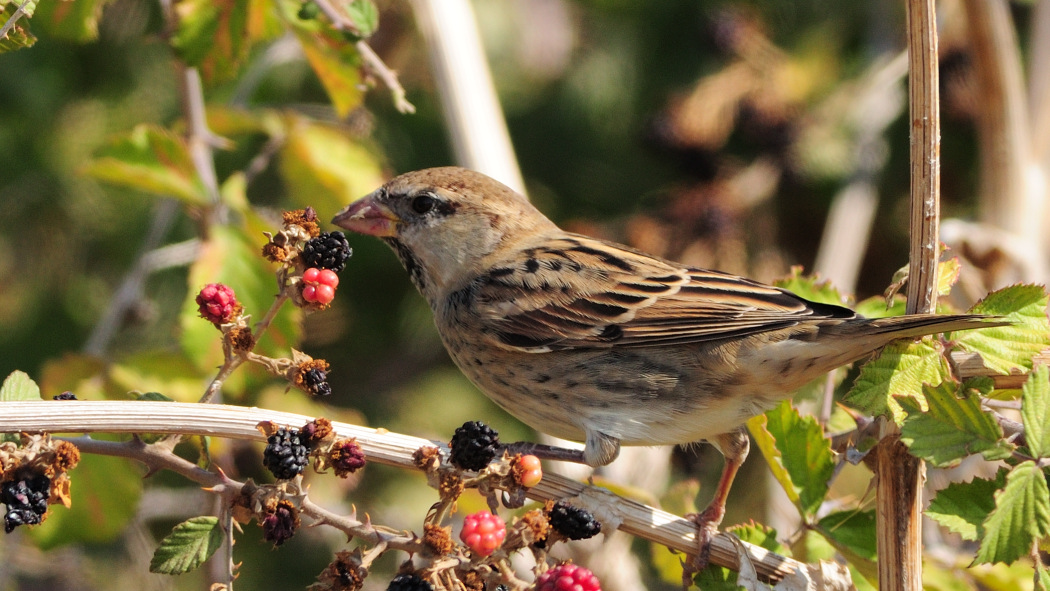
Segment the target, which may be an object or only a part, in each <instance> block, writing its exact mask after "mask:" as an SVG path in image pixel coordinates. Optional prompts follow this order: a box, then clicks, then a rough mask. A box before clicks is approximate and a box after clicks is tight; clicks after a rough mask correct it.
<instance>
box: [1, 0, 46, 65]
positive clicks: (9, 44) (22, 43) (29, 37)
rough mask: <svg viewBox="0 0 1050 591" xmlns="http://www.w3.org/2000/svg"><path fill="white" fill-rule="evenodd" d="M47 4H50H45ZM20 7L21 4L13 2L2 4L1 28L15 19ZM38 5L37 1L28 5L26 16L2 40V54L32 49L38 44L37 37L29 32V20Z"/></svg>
mask: <svg viewBox="0 0 1050 591" xmlns="http://www.w3.org/2000/svg"><path fill="white" fill-rule="evenodd" d="M45 4H48V3H47V2H45ZM20 5H21V2H15V1H13V0H8V1H6V2H4V3H2V4H0V26H3V25H4V24H5V23H7V22H8V21H9V20H10V19H11V18H12V17H14V15H15V13H16V12H18V7H19V6H20ZM36 5H37V2H36V1H35V0H33V1H31V2H29V3H28V4H26V6H25V7H24V8H23V13H24V16H22V17H21V18H20V19H19V20H18V21H16V22H15V23H14V25H13V26H12V27H11V29H10V30H9V31H8V32H7V35H6V36H5V37H4V38H3V39H0V53H7V52H8V51H15V50H18V49H25V48H27V47H32V46H33V45H34V44H35V43H36V35H34V34H33V33H31V32H30V31H29V18H30V17H31V16H33V9H34V8H35V7H36Z"/></svg>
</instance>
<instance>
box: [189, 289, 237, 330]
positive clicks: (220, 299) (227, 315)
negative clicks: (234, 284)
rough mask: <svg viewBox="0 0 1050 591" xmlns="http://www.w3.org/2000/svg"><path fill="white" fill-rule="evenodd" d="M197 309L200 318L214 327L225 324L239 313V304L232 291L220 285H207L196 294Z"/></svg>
mask: <svg viewBox="0 0 1050 591" xmlns="http://www.w3.org/2000/svg"><path fill="white" fill-rule="evenodd" d="M197 308H198V310H199V311H200V315H201V318H203V319H205V320H208V321H210V322H211V323H212V324H214V325H215V326H219V325H221V324H225V323H227V322H229V321H231V320H233V318H234V317H236V316H237V314H239V313H240V312H241V304H240V303H239V302H238V301H237V296H236V295H235V294H234V293H233V289H231V288H230V287H229V286H226V285H223V284H221V283H209V284H208V285H205V286H204V287H203V288H201V290H200V293H198V294H197Z"/></svg>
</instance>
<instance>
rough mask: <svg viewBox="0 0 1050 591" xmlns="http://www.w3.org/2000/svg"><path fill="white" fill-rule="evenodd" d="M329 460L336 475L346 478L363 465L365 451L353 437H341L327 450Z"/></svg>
mask: <svg viewBox="0 0 1050 591" xmlns="http://www.w3.org/2000/svg"><path fill="white" fill-rule="evenodd" d="M328 458H329V462H330V464H331V466H332V468H333V469H334V470H335V474H336V476H339V477H340V478H346V477H347V476H349V475H351V474H353V473H354V472H357V471H358V470H360V469H361V468H364V467H365V452H364V451H363V450H362V449H361V446H360V445H358V444H357V441H356V440H354V439H341V440H339V441H336V442H335V444H334V445H332V451H330V452H328Z"/></svg>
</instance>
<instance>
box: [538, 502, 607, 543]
mask: <svg viewBox="0 0 1050 591" xmlns="http://www.w3.org/2000/svg"><path fill="white" fill-rule="evenodd" d="M548 519H549V520H550V524H551V527H553V528H554V530H555V531H557V532H558V533H560V534H561V535H563V536H565V537H566V538H569V539H570V540H586V539H587V538H593V537H594V536H596V535H598V534H599V533H600V532H601V531H602V524H601V523H599V522H598V521H596V520H595V519H594V515H591V512H590V511H587V510H586V509H580V508H579V507H573V506H572V505H569V504H568V503H562V502H561V501H559V502H557V503H555V504H554V507H552V508H551V512H550V516H549V517H548Z"/></svg>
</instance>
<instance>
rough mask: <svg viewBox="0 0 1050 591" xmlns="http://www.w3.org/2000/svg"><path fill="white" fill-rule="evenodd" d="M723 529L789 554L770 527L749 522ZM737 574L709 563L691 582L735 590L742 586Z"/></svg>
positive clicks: (697, 584) (755, 543)
mask: <svg viewBox="0 0 1050 591" xmlns="http://www.w3.org/2000/svg"><path fill="white" fill-rule="evenodd" d="M725 531H726V533H731V534H733V535H735V536H737V537H738V538H740V539H741V540H742V541H744V542H747V543H749V544H754V545H756V546H760V547H762V548H765V549H766V550H769V551H770V552H776V553H777V554H780V555H783V556H791V553H790V552H789V551H788V549H787V548H785V547H784V546H782V545H781V544H780V542H778V541H777V530H775V529H773V528H771V527H768V526H765V525H760V524H758V523H755V522H751V523H746V524H741V525H734V526H730V527H727V528H726V530H725ZM678 572H681V566H679V567H678ZM737 575H738V573H737V572H736V571H732V570H730V569H728V568H725V567H722V566H717V565H714V564H709V565H708V566H707V568H705V569H704V570H702V571H700V572H699V573H697V574H696V575H695V576H694V577H693V582H694V583H696V586H697V587H699V588H700V589H703V590H704V591H707V590H708V589H721V590H726V591H728V590H732V591H736V590H737V589H743V588H744V587H742V586H741V585H738V584H737ZM679 580H680V578H679ZM670 582H675V581H670Z"/></svg>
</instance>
